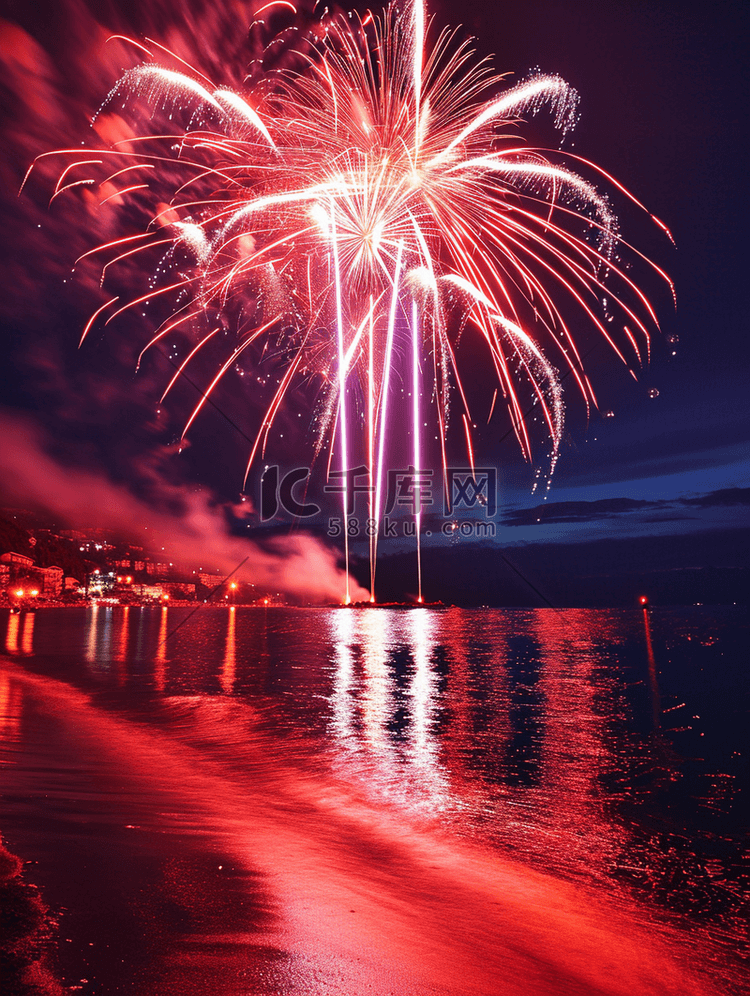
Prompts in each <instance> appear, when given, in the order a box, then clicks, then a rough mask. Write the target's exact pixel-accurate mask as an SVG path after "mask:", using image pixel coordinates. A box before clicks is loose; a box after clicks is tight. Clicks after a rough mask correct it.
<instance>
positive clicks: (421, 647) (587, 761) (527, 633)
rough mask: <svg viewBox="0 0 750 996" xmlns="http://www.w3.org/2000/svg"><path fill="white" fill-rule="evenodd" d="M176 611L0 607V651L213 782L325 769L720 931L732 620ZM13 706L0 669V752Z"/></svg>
mask: <svg viewBox="0 0 750 996" xmlns="http://www.w3.org/2000/svg"><path fill="white" fill-rule="evenodd" d="M188 611H189V610H186V609H184V608H180V607H177V608H175V607H167V606H162V607H158V608H153V609H141V608H137V607H132V608H130V607H114V608H113V607H111V606H96V605H95V606H92V607H91V608H89V609H87V610H77V609H70V610H46V611H41V612H38V613H24V614H22V615H21V616H19V615H13V614H10V615H8V616H7V618H6V619H5V621H4V625H5V648H6V651H7V653H8V655H9V656H11V657H12V658H15V659H16V660H18V661H22V662H23V666H24V667H25V668H29V669H31V670H33V671H34V672H35V673H36V674H38V675H43V676H47V677H50V678H55V679H59V680H62V681H64V682H68V683H71V684H73V685H76V686H78V687H80V688H83V689H85V690H87V691H88V692H90V693H91V694H93V701H94V703H95V704H97V706H98V707H100V708H102V709H105V710H107V711H110V712H112V711H113V712H114V713H115V714H117V715H120V716H125V717H127V718H128V719H129V720H131V719H135V720H136V721H140V720H141V718H143V719H147V720H148V722H149V723H150V724H152V725H154V724H156V727H157V728H158V729H160V730H161V731H163V732H164V733H165V734H167V735H168V736H170V737H174V738H175V739H176V740H178V741H179V742H181V743H185V744H188V745H189V746H190V747H191V749H192V748H194V749H196V750H198V751H199V752H201V753H202V755H205V756H206V757H207V758H208V759H210V760H211V761H212V763H222V764H231V767H232V770H233V771H234V772H238V771H239V772H243V771H244V773H245V774H246V775H248V776H250V774H252V771H251V764H252V765H256V766H257V764H258V763H259V762H258V761H257V759H256V756H255V754H251V753H250V746H248V745H252V749H253V750H255V749H256V748H258V747H260V751H261V754H262V756H263V758H264V762H263V763H264V764H267V767H268V771H271V770H272V768H273V765H274V763H275V760H274V759H277V760H279V761H280V760H281V759H283V763H284V764H286V765H291V766H295V765H296V766H297V767H298V768H299V770H300V771H303V772H304V773H305V778H315V777H318V776H320V777H323V776H325V777H328V776H329V775H331V776H333V777H334V778H335V779H337V780H338V783H339V784H341V785H345V786H349V788H350V789H351V790H352V791H353V792H355V793H357V796H358V797H359V798H364V799H366V800H368V805H372V806H375V807H386V808H387V809H388V811H392V812H393V813H395V814H402V816H403V818H404V819H406V820H408V821H411V822H413V823H414V825H415V826H420V827H423V828H424V827H429V826H431V825H433V824H434V825H439V826H440V827H441V828H442V829H445V828H447V829H449V830H450V832H452V833H455V834H457V835H458V836H459V837H463V838H470V839H474V840H477V841H479V842H481V843H482V845H483V846H489V847H492V848H494V849H495V850H496V852H497V853H498V854H510V855H512V856H513V857H514V858H515V859H521V860H523V861H525V862H528V863H529V865H530V866H533V867H535V868H537V869H541V870H543V871H545V872H552V873H554V874H556V875H560V876H563V877H565V878H568V879H573V880H575V881H580V882H585V883H589V884H598V886H599V887H606V888H607V889H610V890H615V891H617V890H625V891H626V892H630V894H632V895H633V896H635V897H637V899H638V900H639V902H641V903H643V904H644V909H646V910H652V911H653V912H654V914H655V915H656V914H657V913H658V911H660V910H661V911H662V913H663V911H665V910H666V911H672V912H677V913H679V914H681V915H688V916H689V917H692V918H693V922H694V923H696V924H700V923H701V922H703V923H706V924H709V925H712V924H713V925H715V926H716V927H717V929H719V928H720V930H721V931H722V932H724V934H725V935H726V936H729V938H730V941H729V945H730V947H731V946H737V945H738V944H739V943H740V940H741V937H740V935H741V927H740V924H741V917H742V914H741V909H742V907H741V902H742V899H743V896H747V879H746V876H745V873H744V872H743V871H742V870H741V868H740V847H739V841H738V835H737V830H738V827H739V825H740V822H741V818H740V816H739V812H738V809H739V807H738V794H737V792H736V791H734V790H733V788H732V786H733V785H734V784H736V781H737V779H738V778H739V777H740V776H741V768H740V767H739V765H741V764H742V763H744V761H743V760H742V759H741V758H740V755H741V753H742V751H743V745H742V743H741V742H740V740H741V734H742V733H744V732H745V731H744V728H743V727H742V726H741V725H740V720H739V719H738V717H739V716H741V715H742V709H743V704H742V703H743V699H742V695H743V694H744V695H745V696H746V688H745V691H744V692H742V690H741V689H738V688H737V687H736V681H737V680H738V678H739V675H740V667H739V665H740V662H741V659H742V647H743V646H745V643H744V639H745V637H744V627H745V624H744V619H741V618H740V617H739V616H737V615H736V614H735V616H731V615H726V614H725V615H724V616H721V615H718V616H716V615H711V614H710V613H705V612H704V613H703V614H701V613H698V612H696V611H693V612H692V613H691V612H689V611H686V612H683V613H679V612H673V613H671V614H670V613H668V612H662V613H661V614H660V613H656V614H654V615H651V614H650V613H649V612H647V611H641V610H637V611H633V612H623V611H605V610H593V611H592V610H562V611H554V610H546V609H545V610H536V611H534V610H530V611H520V610H514V611H500V610H482V611H476V610H474V611H471V610H458V609H455V610H454V609H451V610H445V611H440V612H438V611H434V610H430V609H427V608H421V609H414V610H411V611H398V610H387V609H383V610H335V609H334V610H295V609H272V610H268V609H245V608H242V607H240V608H235V607H228V608H227V607H222V608H213V607H207V608H204V609H201V610H200V611H198V612H197V613H196V614H195V615H194V616H193V617H191V618H190V619H189V620H187V622H185V624H184V625H182V623H183V622H184V621H185V619H186V615H187V612H188ZM0 625H3V622H2V621H0ZM712 668H713V671H711V669H712ZM712 696H713V697H712ZM22 698H23V693H22V691H21V686H20V684H19V683H17V682H15V681H14V679H13V672H12V671H11V672H9V676H8V675H5V676H2V677H0V747H1V748H3V749H4V750H6V751H7V752H11V756H12V757H13V758H16V760H18V752H19V751H20V752H21V755H22V751H23V747H21V748H19V741H20V740H22V739H23V710H22V708H21V705H20V703H21V700H22ZM222 701H223V702H225V703H226V706H227V707H226V708H224V707H221V708H215V706H216V707H218V705H219V703H220V702H222ZM181 703H182V705H181ZM230 703H231V704H232V707H231V708H229V705H230ZM693 717H696V718H695V719H694V718H693ZM698 717H700V718H698ZM29 736H33V733H29ZM29 750H30V752H31V754H32V755H33V744H32V746H31V747H30V748H29ZM18 763H19V764H20V765H21V766H22V765H23V760H22V756H21V759H20V761H18ZM254 770H255V771H256V775H257V773H258V770H259V769H257V767H256V769H254ZM253 777H255V776H253ZM264 777H271V776H270V775H266V776H264ZM71 805H73V806H75V800H73V801H72V803H71ZM22 823H23V820H22V819H21V818H20V817H19V826H20V825H22ZM644 915H645V914H644ZM714 957H716V958H717V959H719V960H720V958H721V955H720V954H717V955H715V956H714Z"/></svg>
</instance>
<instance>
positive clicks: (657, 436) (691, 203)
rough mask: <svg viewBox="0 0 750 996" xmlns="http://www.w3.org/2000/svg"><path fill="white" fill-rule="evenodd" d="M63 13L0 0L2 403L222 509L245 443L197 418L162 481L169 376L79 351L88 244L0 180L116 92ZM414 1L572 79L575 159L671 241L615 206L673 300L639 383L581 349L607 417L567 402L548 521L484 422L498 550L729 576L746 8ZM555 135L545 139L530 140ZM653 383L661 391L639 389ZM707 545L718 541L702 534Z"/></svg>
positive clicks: (743, 318) (741, 382)
mask: <svg viewBox="0 0 750 996" xmlns="http://www.w3.org/2000/svg"><path fill="white" fill-rule="evenodd" d="M188 7H189V5H187V6H186V5H183V6H182V7H180V8H179V9H178V8H174V11H176V12H173V13H172V14H170V10H171V9H172V8H171V5H170V4H168V3H162V4H160V5H153V4H152V5H150V6H149V7H147V5H145V4H144V5H139V4H135V5H130V4H128V5H126V6H122V5H118V4H117V3H111V4H98V5H96V17H97V18H98V19H99V21H100V22H101V23H102V24H103V25H106V27H107V28H109V29H110V30H122V29H129V30H131V31H133V30H136V31H137V30H138V29H139V28H141V29H142V30H144V31H146V32H148V31H155V30H157V28H158V27H161V28H162V29H163V31H164V33H165V36H166V35H167V34H168V29H169V20H170V16H173V17H174V19H175V22H176V23H177V24H178V25H181V26H182V27H183V28H184V11H185V10H187V9H188ZM62 9H63V8H62V7H61V6H60V5H52V6H50V8H49V10H45V8H44V5H39V4H34V5H32V4H31V3H30V2H29V0H24V2H21V0H4V2H3V4H2V11H1V12H0V16H2V17H3V18H4V19H5V21H6V26H5V28H4V30H3V37H2V53H3V59H4V62H5V64H6V68H7V69H9V70H10V74H9V76H8V77H7V79H8V82H7V84H6V94H5V96H6V97H7V100H6V101H4V105H5V111H4V117H3V126H4V130H5V142H6V149H7V150H8V152H9V155H8V157H7V162H6V164H5V165H4V167H3V173H2V179H3V183H4V187H5V190H6V194H5V196H6V204H5V206H6V208H7V211H6V217H7V231H8V233H9V239H8V241H7V242H6V245H5V246H4V249H3V252H4V253H5V254H6V258H5V265H4V269H3V273H4V281H5V296H4V304H3V307H2V316H1V317H2V322H3V328H4V336H3V345H2V347H1V348H2V351H3V355H2V361H3V362H2V370H3V373H2V375H1V376H2V382H1V383H2V400H3V402H4V405H5V409H6V412H11V413H19V412H20V413H23V414H25V415H28V417H29V418H30V419H32V420H33V421H34V422H35V423H36V424H38V425H39V426H40V427H41V429H42V430H43V431H44V432H45V433H46V438H47V439H48V441H49V442H50V445H51V446H52V448H53V450H54V455H55V457H56V458H57V459H58V460H59V461H60V463H61V465H63V466H64V465H72V466H76V467H86V468H96V469H97V472H100V473H101V474H102V475H104V476H107V477H108V478H109V479H111V480H113V481H115V482H118V483H120V484H123V485H124V486H126V487H129V488H131V489H132V490H134V491H135V492H136V493H138V494H139V495H140V496H141V497H144V496H145V497H146V498H148V494H149V487H150V486H151V485H152V484H153V473H155V471H153V467H154V466H155V463H154V461H152V462H151V464H149V466H150V467H151V471H152V472H153V473H152V475H151V477H149V480H147V481H144V473H143V467H144V465H145V463H146V462H147V461H148V460H149V459H150V457H149V454H153V453H154V452H156V453H158V454H160V457H159V460H158V461H156V463H158V473H160V474H162V473H163V474H165V475H166V476H168V477H169V479H170V481H172V482H175V481H177V482H179V483H181V484H182V485H183V486H185V487H186V488H189V487H191V486H193V485H197V486H201V487H204V488H205V487H208V488H210V489H212V490H213V491H214V492H215V493H216V494H217V495H218V496H220V497H221V498H222V499H225V500H230V499H234V498H235V497H236V495H237V493H238V492H239V489H240V486H241V477H242V471H243V468H244V459H245V456H246V445H245V443H244V441H243V440H242V439H241V437H239V436H238V435H237V433H235V432H234V430H233V429H231V428H227V426H226V424H225V423H224V421H223V420H222V418H221V417H220V416H217V415H214V416H208V417H207V420H206V422H205V424H204V426H203V427H199V428H198V431H197V432H196V434H195V438H194V443H193V446H192V447H191V449H190V450H189V451H188V453H187V454H185V455H183V458H181V459H182V460H183V463H182V465H181V466H180V468H179V469H177V470H175V468H174V466H170V467H167V463H168V461H167V459H166V457H164V456H163V454H164V452H165V447H168V446H169V444H170V443H171V441H172V439H173V436H174V426H173V425H171V424H165V423H164V422H163V421H162V422H159V421H157V420H155V419H154V418H153V407H154V406H153V401H154V398H155V396H156V397H158V393H157V392H158V390H159V387H160V385H161V384H163V382H164V371H163V370H161V369H157V367H155V366H154V367H148V366H147V367H146V369H145V371H144V372H143V374H142V375H141V377H140V378H139V379H138V380H134V379H133V374H132V367H133V362H132V361H133V357H134V353H135V352H136V347H137V345H138V344H139V342H141V341H142V337H141V338H139V337H138V335H137V334H135V333H134V334H133V336H132V337H131V338H130V339H128V338H127V337H124V336H122V335H120V336H119V337H118V336H117V335H115V334H113V335H112V336H110V337H109V338H107V337H98V338H95V339H93V340H92V342H91V343H90V345H89V346H88V347H87V349H86V350H83V351H82V352H80V353H79V352H77V351H76V349H75V344H76V341H77V337H78V333H79V330H80V328H81V327H82V325H83V323H84V322H85V320H86V317H87V315H88V314H89V313H90V311H91V310H92V309H91V307H90V302H91V298H90V297H87V296H86V293H82V292H81V290H80V288H78V289H76V288H75V286H74V285H71V284H70V283H67V284H63V283H62V279H63V273H64V261H65V259H66V256H70V257H73V256H74V255H77V253H78V251H82V249H80V248H79V247H81V246H82V247H83V248H86V247H87V243H86V239H87V238H88V239H89V242H88V245H92V244H94V242H95V241H96V234H95V233H88V234H87V233H86V232H85V229H84V228H82V229H80V230H76V229H75V227H73V228H72V229H71V228H69V227H68V226H66V224H65V223H64V221H63V220H62V219H61V218H60V217H59V216H58V215H56V214H55V212H54V211H52V212H50V213H49V214H47V213H46V210H45V209H43V207H42V205H41V194H40V192H39V190H36V191H34V190H31V191H30V192H29V196H28V197H27V198H25V199H22V200H21V201H16V199H15V196H14V187H15V186H16V185H17V183H18V181H19V180H20V177H21V176H22V175H23V172H24V171H25V168H26V165H27V163H28V160H29V158H30V157H31V156H32V155H33V154H35V153H38V152H41V151H45V150H47V149H49V148H54V147H56V146H59V145H64V144H65V143H66V142H68V141H70V140H71V137H73V136H76V138H77V140H78V136H82V137H84V138H86V137H88V136H87V135H86V130H85V118H86V115H87V114H90V113H91V111H93V110H94V109H95V106H96V102H97V100H98V99H99V97H101V96H103V94H104V93H105V92H106V87H107V86H108V85H109V83H111V81H112V78H111V76H110V77H108V76H107V72H111V67H104V68H102V69H100V70H96V69H95V68H91V66H92V64H93V63H92V60H93V55H92V53H93V52H95V51H97V50H98V48H97V46H96V45H95V44H94V42H95V40H96V41H97V45H98V35H97V33H96V30H95V20H94V18H93V17H88V16H81V15H79V16H77V17H75V18H70V17H67V18H65V17H63V16H62V13H61V11H62ZM66 9H69V10H72V9H73V6H72V5H71V6H70V7H69V8H66ZM76 9H77V10H78V11H79V12H81V11H84V10H85V7H84V5H83V4H81V5H80V6H78V7H77V8H76ZM92 10H93V7H92ZM147 10H150V12H149V13H146V11H147ZM430 10H431V11H432V12H433V13H434V14H435V16H436V18H437V21H438V22H439V23H440V24H441V25H442V24H444V23H451V24H457V23H463V24H464V25H465V26H466V28H467V29H468V31H470V32H471V33H472V34H474V35H476V36H477V39H478V41H477V48H478V50H479V51H480V53H482V54H490V53H494V55H495V64H496V67H497V68H498V69H500V70H503V71H504V70H508V71H513V72H514V73H515V77H516V78H522V77H523V76H524V75H525V74H526V73H527V72H528V71H529V70H530V69H533V68H535V67H539V68H541V69H542V70H543V71H545V72H557V73H559V74H560V75H561V76H563V77H564V78H565V79H566V80H568V82H570V83H571V84H572V85H573V86H575V87H576V89H577V90H578V91H579V94H580V97H581V106H580V111H581V120H580V123H579V125H578V128H577V130H576V133H575V136H574V145H573V149H572V151H574V152H576V153H578V154H580V155H583V156H585V157H588V158H591V159H592V160H594V161H596V162H597V163H599V164H600V165H601V166H602V167H603V168H604V169H606V170H608V171H610V172H612V173H613V174H614V175H615V176H617V178H618V179H619V180H620V181H621V182H622V183H623V184H624V185H625V186H627V187H628V188H629V189H630V190H632V192H633V193H634V194H635V195H636V196H637V197H638V198H639V199H640V200H641V201H642V202H643V203H644V204H646V205H647V207H648V208H649V210H650V211H652V212H653V213H654V214H655V215H657V216H658V217H660V218H662V219H663V220H664V221H665V222H666V223H667V224H668V225H669V227H670V229H671V231H672V233H673V235H674V238H675V242H676V248H675V247H673V246H672V245H671V244H670V242H669V241H668V240H667V239H666V238H665V237H664V236H663V234H662V233H661V232H660V231H659V229H657V228H656V227H655V226H653V225H652V224H651V223H650V222H649V220H648V218H647V217H644V216H642V215H641V214H639V212H638V211H637V209H635V208H627V209H623V210H621V211H620V217H621V229H622V233H623V235H624V236H625V237H626V238H627V239H629V240H630V241H631V242H633V243H634V244H636V245H637V246H638V248H639V249H641V250H642V251H644V252H645V253H646V254H647V255H649V256H651V257H652V258H653V259H654V260H655V261H656V262H657V263H658V264H659V265H660V266H662V267H663V268H664V269H666V270H667V271H668V272H669V274H670V275H671V277H672V278H673V280H674V282H675V285H676V290H677V297H678V307H677V310H676V311H675V309H674V308H673V306H672V303H671V300H670V296H669V293H668V291H666V290H665V289H664V288H663V287H662V286H660V284H659V282H658V281H656V280H651V278H647V284H648V286H647V290H648V292H649V293H650V294H651V297H652V299H653V300H654V302H655V304H656V306H657V311H658V313H659V316H660V319H661V321H662V329H663V336H662V337H661V339H660V340H658V341H656V342H655V346H654V351H653V360H652V364H651V367H650V369H648V370H647V371H645V372H644V374H643V376H642V378H641V380H640V382H639V383H636V382H635V381H634V380H633V379H632V378H631V377H630V376H629V375H628V374H627V373H626V372H625V371H624V370H623V369H621V368H619V367H618V364H617V361H616V359H615V358H614V357H613V356H612V355H611V354H609V353H608V351H607V350H606V348H603V349H595V350H594V352H593V353H592V354H591V355H590V357H589V360H588V361H587V363H588V365H589V371H590V376H591V378H592V380H593V383H594V386H595V388H596V390H597V394H598V396H599V400H600V404H601V412H610V411H611V412H613V413H614V414H613V416H612V417H606V418H605V417H602V416H601V415H600V414H597V413H594V414H593V416H592V419H591V421H590V422H589V424H588V425H587V424H586V421H585V418H584V413H583V412H582V411H581V410H580V406H579V404H578V402H577V401H576V399H575V398H574V397H573V392H572V391H570V392H569V394H570V398H569V401H570V406H569V411H568V424H567V429H566V436H565V440H564V443H563V446H562V451H561V457H560V461H559V464H558V467H557V470H556V473H555V475H554V478H553V482H552V488H551V490H550V491H549V494H548V497H547V499H546V502H545V504H546V505H547V506H548V507H547V508H544V509H542V510H540V511H539V512H538V513H537V512H536V511H534V510H535V509H536V506H538V505H539V504H540V494H539V492H537V494H534V495H532V494H531V484H532V481H533V468H530V467H529V466H528V465H526V464H524V463H523V461H522V460H521V458H520V455H519V453H518V451H517V446H516V444H515V441H514V440H513V439H512V438H506V439H504V440H503V441H502V442H501V439H502V437H504V436H506V433H507V428H508V424H507V422H506V421H504V420H503V418H500V417H498V416H496V417H495V418H494V419H493V422H492V423H491V425H490V426H488V427H486V428H485V429H482V430H481V431H480V432H479V434H478V437H477V449H478V460H479V461H480V462H482V463H485V464H491V465H494V466H497V467H498V469H499V475H500V497H501V512H500V515H499V517H498V524H499V532H498V535H497V538H496V541H495V545H496V546H497V547H501V548H504V547H506V546H509V545H511V546H516V545H518V544H533V545H535V546H540V547H543V546H544V545H548V546H549V545H558V544H578V545H581V544H586V543H590V542H591V541H600V542H612V543H613V544H615V545H613V547H612V550H613V560H612V565H611V570H612V572H613V573H616V572H617V571H618V569H619V568H618V563H621V562H622V555H621V553H619V554H615V550H616V549H617V550H622V544H621V541H627V540H629V539H633V538H635V537H642V538H646V539H647V538H648V537H657V536H659V537H668V538H669V542H670V543H671V544H672V546H671V547H670V550H673V553H670V555H669V556H670V557H672V556H673V555H674V557H675V558H676V560H678V561H679V559H680V555H679V551H680V550H682V552H683V556H682V561H683V562H682V565H679V564H672V569H675V567H676V566H682V567H684V568H694V567H707V566H712V567H743V566H744V567H746V566H747V559H746V558H747V527H748V493H747V491H746V490H745V491H742V490H741V489H747V488H748V486H749V485H750V473H749V472H748V442H749V437H750V421H749V420H748V414H749V412H748V409H749V407H750V402H749V401H748V399H749V398H750V391H748V390H747V382H748V375H749V374H750V355H749V349H750V347H749V346H748V339H749V337H748V334H747V315H746V307H745V286H746V283H747V281H746V275H745V271H746V268H747V253H746V251H745V245H746V238H745V231H746V216H745V211H744V201H745V197H744V196H743V194H744V189H745V182H744V166H743V164H742V156H743V154H742V148H743V147H744V144H745V138H744V131H745V125H744V119H745V114H744V113H743V115H742V117H741V115H740V108H742V110H743V112H744V110H745V106H746V85H745V84H746V81H745V76H746V73H745V57H744V51H743V49H744V44H743V40H744V39H745V38H746V37H747V19H748V15H747V7H746V5H744V4H740V3H722V2H718V3H713V4H710V5H709V4H699V3H676V2H668V0H666V2H665V0H660V2H659V3H658V4H647V3H642V2H637V0H627V2H626V0H612V2H608V3H606V4H604V3H593V2H574V0H524V2H523V3H516V4H511V3H507V4H506V3H498V2H492V3H482V2H475V0H462V2H461V4H458V3H455V2H450V3H448V2H446V0H436V2H434V3H432V4H430ZM8 25H10V26H11V27H10V28H9V27H8ZM17 28H21V29H22V33H18V31H17ZM82 67H84V68H82ZM212 68H213V66H212ZM35 73H36V77H37V79H36V81H35V80H34V76H35ZM24 87H25V88H26V89H25V91H24ZM53 103H54V105H55V110H54V111H52V110H50V107H51V105H52V104H53ZM45 108H46V109H45ZM40 112H41V113H40ZM35 115H36V117H35ZM553 141H554V134H553V133H552V131H551V130H550V131H548V132H547V134H546V142H547V143H548V144H549V143H552V142H553ZM619 206H620V205H619V203H618V207H619ZM39 225H41V228H38V227H37V226H39ZM66 240H69V243H70V244H69V246H68V245H66V244H65V242H66ZM639 274H640V275H642V271H639ZM673 354H675V355H673ZM654 389H656V390H657V391H658V396H656V397H651V396H650V394H651V393H653V391H654ZM488 400H489V399H488ZM222 403H223V404H224V405H225V407H226V409H227V412H228V413H229V414H230V416H231V417H232V418H233V419H235V420H237V421H239V423H240V427H241V428H242V429H245V428H247V431H248V432H249V433H250V432H252V417H253V412H252V410H251V409H250V410H248V406H247V404H243V403H242V399H241V398H240V397H239V396H238V394H237V389H236V388H231V389H230V390H229V391H228V392H227V395H226V397H225V398H224V400H223V402H222ZM300 403H301V402H300ZM235 416H236V418H235ZM243 420H244V421H243ZM303 457H304V450H303V447H302V443H300V449H299V451H298V458H297V459H296V461H295V459H293V458H292V459H290V454H289V453H286V454H284V457H283V458H282V457H281V456H279V457H278V462H286V463H287V464H289V463H294V462H299V461H300V460H303ZM303 462H304V460H303ZM147 476H148V475H147ZM714 493H716V494H714ZM711 495H713V497H707V496H711ZM37 497H38V496H37ZM30 500H31V497H30ZM82 512H83V510H82ZM536 519H539V520H541V521H539V522H537V521H536ZM712 536H713V537H714V540H715V542H714V543H711V542H710V541H709V542H707V540H710V538H711V537H712ZM452 550H453V553H452V556H456V552H455V547H453V548H452ZM698 550H700V555H698V552H697V551H698ZM394 552H395V548H394ZM466 555H467V557H469V556H471V552H470V550H469V549H468V546H467V547H466ZM660 556H664V557H665V556H666V554H657V553H655V554H654V557H653V558H652V559H653V561H654V563H653V564H652V565H651V567H650V568H649V569H652V570H658V569H659V557H660ZM618 557H619V558H620V560H619V561H618V559H617V558H618ZM696 558H697V560H696ZM597 569H599V568H597Z"/></svg>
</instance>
